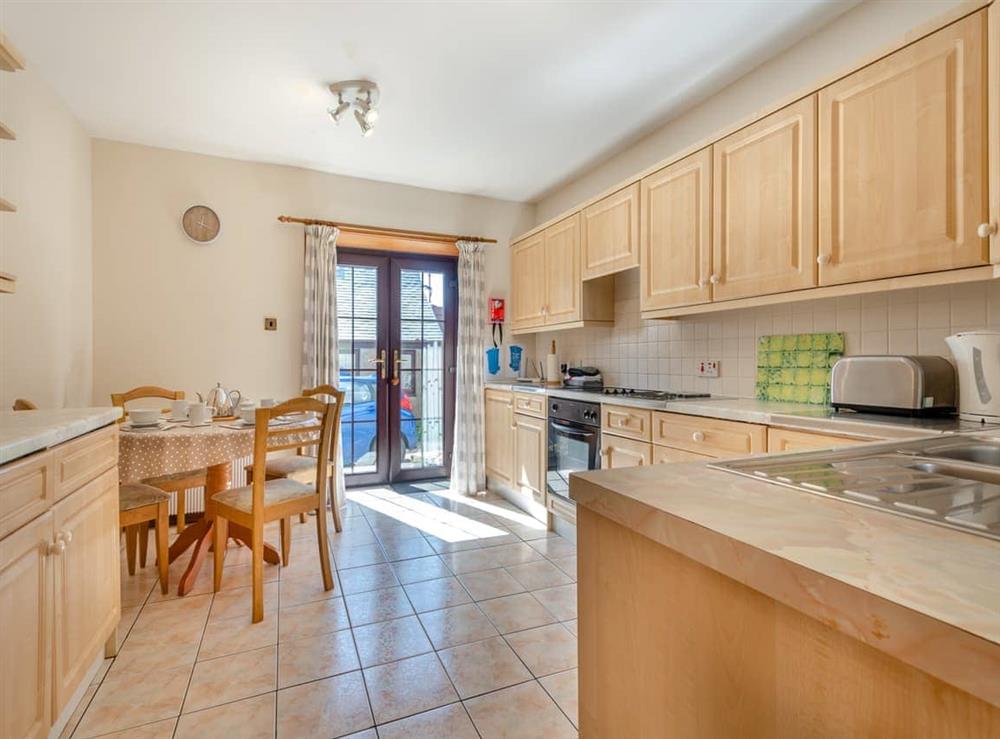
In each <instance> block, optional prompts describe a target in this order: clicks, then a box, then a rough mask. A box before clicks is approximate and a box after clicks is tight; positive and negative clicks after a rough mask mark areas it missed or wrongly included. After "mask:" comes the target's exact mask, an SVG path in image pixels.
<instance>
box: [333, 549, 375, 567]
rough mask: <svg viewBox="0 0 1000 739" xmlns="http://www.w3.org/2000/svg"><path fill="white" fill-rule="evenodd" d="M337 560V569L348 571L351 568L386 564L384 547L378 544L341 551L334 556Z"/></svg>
mask: <svg viewBox="0 0 1000 739" xmlns="http://www.w3.org/2000/svg"><path fill="white" fill-rule="evenodd" d="M334 558H335V559H336V560H337V569H347V568H349V567H364V566H366V565H375V564H379V563H381V562H385V555H384V554H383V553H382V547H380V546H379V545H378V544H362V545H361V546H357V547H348V548H346V549H340V550H338V551H337V553H336V554H335V555H334Z"/></svg>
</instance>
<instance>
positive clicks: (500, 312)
mask: <svg viewBox="0 0 1000 739" xmlns="http://www.w3.org/2000/svg"><path fill="white" fill-rule="evenodd" d="M489 308H490V324H491V325H492V326H493V346H494V347H496V348H498V349H499V348H500V344H502V343H503V318H504V299H503V298H490V299H489ZM498 333H499V335H500V340H499V341H497V334H498Z"/></svg>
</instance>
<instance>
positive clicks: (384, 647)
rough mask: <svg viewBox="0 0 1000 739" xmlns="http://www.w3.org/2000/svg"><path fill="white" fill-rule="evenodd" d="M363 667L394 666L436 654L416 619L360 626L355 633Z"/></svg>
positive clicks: (399, 619)
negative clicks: (391, 663) (400, 660)
mask: <svg viewBox="0 0 1000 739" xmlns="http://www.w3.org/2000/svg"><path fill="white" fill-rule="evenodd" d="M353 631H354V641H355V643H356V644H357V647H358V656H359V657H360V658H361V666H362V667H370V666H372V665H378V664H382V663H384V662H394V661H396V660H399V659H403V658H405V657H412V656H414V655H417V654H423V653H424V652H430V651H431V650H432V647H431V643H430V642H429V641H428V640H427V636H426V635H425V634H424V629H423V627H422V626H421V625H420V621H418V620H417V617H416V616H407V617H406V618H397V619H395V620H393V621H380V622H379V623H374V624H368V625H367V626H359V627H356V628H355V629H353Z"/></svg>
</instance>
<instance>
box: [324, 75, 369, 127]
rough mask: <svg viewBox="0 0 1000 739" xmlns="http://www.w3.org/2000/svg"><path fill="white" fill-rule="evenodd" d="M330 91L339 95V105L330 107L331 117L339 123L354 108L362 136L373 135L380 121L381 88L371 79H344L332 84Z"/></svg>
mask: <svg viewBox="0 0 1000 739" xmlns="http://www.w3.org/2000/svg"><path fill="white" fill-rule="evenodd" d="M330 92H332V93H333V94H334V95H336V96H337V107H336V108H330V109H328V111H327V112H328V113H329V115H330V119H331V120H332V121H333V122H334V123H339V122H340V120H341V118H343V116H344V115H346V113H347V111H348V110H350V109H351V108H352V107H353V108H354V119H355V120H356V121H357V122H358V126H360V127H361V135H362V136H365V137H367V136H371V134H372V131H374V130H375V122H376V121H378V118H379V115H378V107H377V106H378V103H379V89H378V85H376V84H375V83H374V82H371V81H369V80H344V81H343V82H334V83H333V84H332V85H330ZM345 98H346V100H345Z"/></svg>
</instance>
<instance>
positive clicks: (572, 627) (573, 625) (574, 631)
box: [562, 618, 578, 636]
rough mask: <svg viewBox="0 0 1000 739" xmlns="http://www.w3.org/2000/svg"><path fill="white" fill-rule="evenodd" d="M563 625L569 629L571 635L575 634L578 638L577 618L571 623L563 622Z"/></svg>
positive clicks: (570, 621)
mask: <svg viewBox="0 0 1000 739" xmlns="http://www.w3.org/2000/svg"><path fill="white" fill-rule="evenodd" d="M562 625H563V626H565V627H566V628H567V629H569V630H570V633H571V634H573V636H578V634H577V626H576V619H575V618H574V619H571V620H569V621H563V622H562Z"/></svg>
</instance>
